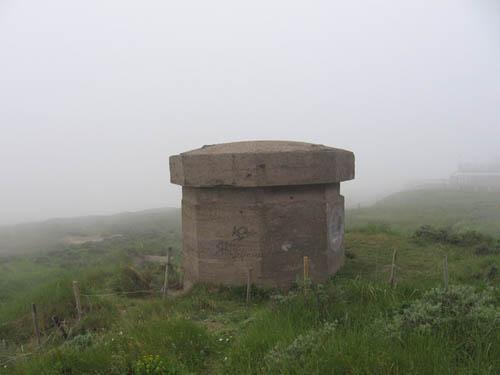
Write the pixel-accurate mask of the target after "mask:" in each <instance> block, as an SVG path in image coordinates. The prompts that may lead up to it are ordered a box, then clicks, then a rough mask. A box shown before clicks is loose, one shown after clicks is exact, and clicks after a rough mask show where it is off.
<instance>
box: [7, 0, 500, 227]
mask: <svg viewBox="0 0 500 375" xmlns="http://www.w3.org/2000/svg"><path fill="white" fill-rule="evenodd" d="M499 99H500V7H499V6H498V4H497V1H496V0H468V1H466V0H438V1H436V0H432V1H431V0H421V1H401V0H385V1H370V0H352V1H303V0H302V1H292V0H286V1H272V0H266V1H260V0H252V1H234V0H225V1H218V0H213V1H176V2H173V1H164V0H163V1H153V0H151V1H127V0H108V1H106V0H104V1H103V0H99V1H96V0H86V1H79V2H74V1H65V0H44V1H34V0H25V1H23V0H0V224H6V223H13V222H19V221H26V220H40V219H45V218H49V217H54V216H76V215H87V214H106V213H114V212H119V211H124V210H139V209H145V208H153V207H160V206H179V205H180V190H181V189H180V187H178V186H175V185H171V184H170V182H169V171H168V157H169V155H172V154H176V153H179V152H182V151H186V150H189V149H193V148H197V147H200V146H202V145H203V144H212V143H219V142H230V141H238V140H252V139H284V140H296V141H306V142H314V143H322V144H325V145H328V146H333V147H340V148H345V149H349V150H352V151H354V152H355V153H356V158H357V163H356V168H357V177H356V180H355V181H353V182H349V183H346V184H344V185H343V192H344V193H345V195H346V198H347V199H348V201H350V202H351V203H353V202H357V201H365V200H367V199H371V198H373V197H374V196H377V195H378V194H381V193H383V192H387V191H389V190H391V189H398V188H400V187H401V186H403V185H404V184H405V183H406V182H407V181H408V180H411V179H419V178H433V177H446V176H447V175H448V174H450V173H451V172H453V170H454V168H456V166H457V163H458V162H459V161H460V160H463V161H466V160H489V159H490V158H493V157H500V147H499V143H500V142H499V141H500V104H499V101H500V100H499Z"/></svg>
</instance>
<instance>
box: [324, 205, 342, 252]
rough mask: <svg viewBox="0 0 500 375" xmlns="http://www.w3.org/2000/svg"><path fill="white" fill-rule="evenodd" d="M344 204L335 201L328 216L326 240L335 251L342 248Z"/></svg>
mask: <svg viewBox="0 0 500 375" xmlns="http://www.w3.org/2000/svg"><path fill="white" fill-rule="evenodd" d="M344 229H345V224H344V206H343V205H342V204H340V203H335V204H334V205H333V207H332V210H331V212H330V217H329V218H328V241H329V244H330V249H331V250H332V251H333V252H334V253H336V252H338V251H340V249H341V248H342V244H343V243H344Z"/></svg>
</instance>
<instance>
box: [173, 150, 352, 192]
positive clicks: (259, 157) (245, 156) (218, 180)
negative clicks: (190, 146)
mask: <svg viewBox="0 0 500 375" xmlns="http://www.w3.org/2000/svg"><path fill="white" fill-rule="evenodd" d="M353 178H354V154H353V153H352V152H350V151H345V150H341V149H337V148H332V147H326V146H323V145H315V144H310V143H302V142H287V141H256V142H235V143H223V144H220V145H210V146H203V147H202V148H200V149H197V150H193V151H189V152H184V153H182V154H180V155H175V156H171V157H170V181H171V182H172V183H174V184H178V185H182V186H194V187H211V186H232V187H256V186H284V185H309V184H326V183H334V182H340V181H346V180H352V179H353Z"/></svg>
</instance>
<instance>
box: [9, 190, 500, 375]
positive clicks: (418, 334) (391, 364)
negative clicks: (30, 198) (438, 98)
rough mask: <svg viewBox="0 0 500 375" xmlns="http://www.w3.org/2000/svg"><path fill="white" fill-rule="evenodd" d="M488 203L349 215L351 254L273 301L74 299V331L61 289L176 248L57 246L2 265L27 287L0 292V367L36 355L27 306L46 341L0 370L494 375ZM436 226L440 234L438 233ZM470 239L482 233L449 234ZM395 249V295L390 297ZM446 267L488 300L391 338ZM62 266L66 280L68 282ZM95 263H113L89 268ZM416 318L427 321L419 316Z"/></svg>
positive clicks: (481, 198) (448, 202)
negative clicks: (332, 272) (53, 254)
mask: <svg viewBox="0 0 500 375" xmlns="http://www.w3.org/2000/svg"><path fill="white" fill-rule="evenodd" d="M497 200H498V196H497V195H494V194H486V193H484V194H483V193H478V194H477V195H474V194H472V193H462V192H435V193H432V192H409V193H402V194H399V195H397V196H396V197H391V198H389V199H387V200H386V201H384V202H382V203H380V205H376V206H374V207H372V208H366V209H362V210H356V211H348V212H347V220H348V225H349V226H348V231H347V233H346V240H345V247H346V251H347V252H348V254H349V257H348V258H346V262H345V265H344V267H343V268H342V269H341V271H340V272H339V273H338V274H337V275H336V276H335V277H334V278H332V279H331V280H329V281H327V282H325V283H324V284H323V285H320V286H317V285H309V284H308V283H306V284H305V285H302V286H299V287H298V288H297V289H295V290H292V291H291V292H290V293H281V294H279V296H278V297H276V296H274V297H273V294H274V293H276V291H270V290H260V289H256V288H254V289H253V300H252V303H251V305H250V306H249V307H248V308H247V307H246V306H245V288H244V287H237V288H228V287H219V286H213V285H212V286H211V285H197V286H195V288H194V289H193V290H192V291H191V292H190V293H188V294H187V295H183V296H175V297H169V298H168V299H167V301H163V300H162V299H161V298H160V297H159V296H158V295H155V294H153V295H145V296H141V297H139V298H137V297H131V296H113V295H112V296H92V297H83V299H82V303H83V308H84V312H85V317H84V320H83V321H82V322H81V323H80V324H79V325H78V324H77V322H76V313H75V310H74V303H73V296H72V289H71V288H72V287H71V281H72V280H73V279H75V278H76V279H78V280H79V281H80V288H81V291H82V294H99V293H102V292H104V293H108V292H109V293H112V292H114V291H116V290H120V288H123V289H126V290H128V289H130V288H134V287H135V286H134V284H133V282H134V279H127V278H126V277H124V275H127V272H125V274H124V273H123V267H125V266H126V264H127V262H130V261H132V260H133V259H134V256H135V255H137V254H139V255H140V254H141V252H144V253H150V251H153V253H154V252H155V251H156V252H157V253H160V251H161V250H162V249H163V248H164V246H165V244H168V241H170V243H172V244H174V246H178V242H176V241H178V240H179V239H178V237H176V236H175V235H172V236H166V233H168V232H165V231H161V232H155V231H152V232H151V233H150V234H149V235H147V234H145V233H146V232H144V233H142V234H134V235H128V237H127V238H121V239H113V240H110V241H108V242H106V243H104V244H102V243H101V244H99V245H97V244H95V246H101V247H99V249H101V250H102V251H101V252H102V254H101V253H99V252H96V251H91V250H92V246H94V245H92V246H89V244H83V245H79V246H73V247H69V248H66V250H67V251H69V253H70V255H69V256H68V255H63V256H62V257H61V259H59V260H54V259H52V258H50V262H48V263H42V264H40V263H35V262H33V259H36V257H38V256H39V254H33V255H32V256H31V255H30V256H23V257H21V258H16V257H14V258H9V260H8V261H7V262H5V263H4V264H7V266H8V267H9V269H10V272H15V270H18V271H19V274H18V275H16V277H17V281H16V282H18V283H22V282H23V281H24V282H26V283H28V284H29V283H35V285H33V286H32V287H31V288H27V290H26V291H25V292H20V293H15V294H13V295H12V294H9V295H7V294H5V291H4V295H6V296H7V297H5V299H4V304H3V305H2V306H1V308H0V339H2V338H5V339H6V340H7V342H8V344H9V345H8V347H7V348H6V349H2V347H0V363H2V361H4V360H6V359H8V358H10V357H12V356H16V355H20V354H21V351H20V345H21V344H22V345H23V348H24V350H25V352H27V353H31V352H34V351H35V343H34V339H33V335H32V331H31V330H32V328H31V315H30V311H29V304H30V303H31V302H36V303H37V305H38V306H39V312H40V322H41V327H42V330H43V332H44V337H43V340H44V341H45V340H47V338H50V340H49V341H48V342H47V343H46V344H45V345H44V347H43V351H42V352H35V354H33V355H31V356H28V357H26V358H25V359H23V360H19V361H15V362H12V363H9V364H8V365H7V367H5V368H4V367H0V374H16V375H18V374H28V375H29V374H54V375H55V374H120V375H126V374H130V375H137V374H139V373H140V372H139V368H138V361H149V359H148V358H150V356H153V358H155V356H159V358H160V359H161V360H162V361H163V363H164V364H165V365H164V368H165V371H163V372H157V374H231V375H232V374H252V375H253V374H454V375H455V374H498V373H500V359H499V358H498V355H497V353H498V352H499V351H500V328H499V327H500V325H499V323H500V319H496V318H492V319H491V324H490V323H489V322H490V320H488V321H487V322H486V325H485V324H484V321H481V318H480V317H481V314H486V315H485V316H496V315H495V314H500V290H499V289H498V288H497V284H498V281H499V280H500V275H498V269H500V257H499V256H498V255H497V252H496V249H497V248H496V246H497V245H498V241H497V238H496V237H497V233H496V232H495V230H494V228H495V226H496V223H500V210H497V212H496V214H495V213H494V212H493V211H494V210H495V207H496V206H495V205H496V204H497V203H495V202H497ZM460 202H461V203H460ZM480 202H487V204H483V203H481V204H480ZM471 207H476V210H472V211H471ZM412 210H413V213H414V215H413V216H412V214H411V212H412ZM424 224H427V225H434V226H435V228H437V229H436V230H435V231H434V232H432V231H431V234H432V236H430V237H429V236H427V237H425V236H423V237H422V236H420V237H418V236H415V235H414V231H415V229H417V228H418V227H419V226H421V225H424ZM155 227H156V226H155ZM441 227H447V228H448V229H446V230H445V232H440V231H439V228H441ZM470 230H479V231H481V232H484V233H486V234H487V235H485V236H483V235H474V236H471V235H468V236H462V237H460V236H458V237H456V236H455V237H454V236H451V234H454V233H465V231H470ZM443 233H444V234H443ZM488 234H489V235H492V236H493V237H491V236H490V237H488ZM457 238H459V239H461V240H460V241H457V240H456V239H457ZM470 238H473V239H479V240H480V241H481V242H485V243H486V244H487V246H488V247H487V248H486V247H485V248H480V251H479V250H478V246H479V245H485V243H482V244H475V243H473V242H471V241H470ZM148 241H149V242H148ZM145 243H147V245H146V246H144V244H145ZM141 244H142V245H141ZM141 246H142V247H141ZM485 246H486V245H485ZM144 247H146V250H145V249H144ZM394 249H397V250H398V258H397V267H396V285H395V287H394V288H390V286H389V283H388V280H389V275H390V269H391V260H392V253H393V250H394ZM55 250H56V251H60V249H55ZM94 250H95V249H94ZM48 251H54V249H52V250H51V249H48ZM45 254H46V253H45ZM82 254H85V256H81V255H82ZM444 256H447V259H448V265H449V279H450V285H451V286H456V285H469V286H472V287H473V290H476V291H485V292H486V293H488V295H489V296H490V298H491V300H489V301H487V302H485V304H486V305H485V306H486V307H481V309H479V310H477V312H476V310H474V313H473V314H472V315H470V316H468V317H466V316H465V315H462V313H460V314H458V315H456V316H454V315H446V314H451V313H449V312H443V313H442V314H441V313H440V311H448V310H444V309H442V308H441V309H437V310H436V309H435V308H434V307H433V306H427V305H426V306H427V308H428V311H431V312H432V314H436V316H431V317H432V319H435V320H432V322H433V323H432V324H430V325H429V327H430V328H429V329H428V330H426V331H422V330H419V329H417V328H412V326H411V325H410V326H408V327H409V328H407V329H406V330H405V331H404V332H402V331H401V332H400V333H399V334H394V329H393V328H391V327H394V326H395V325H394V322H396V321H398V319H400V318H401V317H402V316H406V315H403V314H407V312H408V311H411V309H412V308H416V307H418V306H421V305H419V304H422V303H423V302H422V301H425V298H426V297H425V296H426V292H427V291H429V290H431V289H432V288H436V287H438V288H442V287H443V285H444V282H443V257H444ZM177 257H178V254H177ZM81 259H86V261H85V262H84V263H83V264H82V263H80V260H81ZM124 259H125V261H124ZM177 260H179V258H177ZM67 262H69V265H70V270H69V272H70V274H69V275H67V274H64V272H67V271H68V270H66V269H65V266H64V265H65V264H67ZM102 263H105V264H109V265H107V266H105V267H102V266H101V267H96V265H98V264H102ZM134 267H135V269H136V272H138V273H140V275H141V279H142V278H144V279H148V280H150V282H151V285H152V286H153V287H154V288H157V287H158V285H160V284H161V277H162V269H161V267H160V268H155V267H152V268H150V267H148V266H146V265H143V266H138V265H135V266H134ZM495 270H496V271H495ZM63 271H64V272H63ZM30 272H33V276H32V278H30V276H28V274H29V273H30ZM23 275H24V276H23ZM50 275H52V276H53V277H55V278H56V279H57V280H52V279H51V276H50ZM66 276H68V277H66ZM23 277H24V278H23ZM14 279H15V278H14ZM0 280H1V279H0ZM5 280H11V279H10V278H9V277H7V278H5ZM36 280H38V281H39V282H36ZM131 282H132V284H130V283H131ZM0 285H2V284H0ZM19 285H21V284H19ZM450 289H453V288H450ZM1 292H2V289H1V288H0V293H1ZM442 293H445V294H446V293H447V292H442ZM0 295H1V294H0ZM466 297H467V296H466ZM467 298H468V297H467ZM454 303H455V302H453V303H451V305H450V306H451V307H453V306H454ZM467 306H468V305H466V308H468V307H467ZM450 311H453V309H451V310H450ZM54 314H56V315H58V316H60V317H61V318H63V319H64V320H65V323H66V325H67V326H68V327H73V329H72V330H71V335H70V339H69V340H68V342H67V343H64V342H63V340H62V339H61V338H60V337H59V335H58V334H57V332H56V331H55V329H54V327H53V326H52V325H51V323H50V322H51V320H50V317H51V315H54ZM432 314H431V315H432ZM440 314H441V315H440ZM443 314H444V315H443ZM477 314H479V315H477ZM488 314H489V315H488ZM427 318H428V317H427ZM419 319H421V320H420V321H421V322H425V319H426V316H425V315H422V317H421V318H419ZM440 319H442V320H440ZM450 319H451V320H450ZM417 321H418V319H417ZM442 321H444V322H448V323H440V322H442ZM450 321H451V323H449V322H450ZM422 324H424V323H422ZM426 324H427V323H426ZM397 332H399V331H397Z"/></svg>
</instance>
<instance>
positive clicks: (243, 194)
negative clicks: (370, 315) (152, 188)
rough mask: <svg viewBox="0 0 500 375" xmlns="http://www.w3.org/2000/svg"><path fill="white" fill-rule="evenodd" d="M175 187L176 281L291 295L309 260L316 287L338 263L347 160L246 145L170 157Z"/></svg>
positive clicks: (298, 147)
mask: <svg viewBox="0 0 500 375" xmlns="http://www.w3.org/2000/svg"><path fill="white" fill-rule="evenodd" d="M170 178H171V182H172V183H174V184H178V185H182V241H183V262H184V283H185V285H186V286H189V285H191V284H193V283H195V282H197V281H204V282H212V283H217V284H226V285H241V284H244V283H245V282H246V277H247V270H248V268H251V269H252V282H253V283H255V284H256V285H259V286H267V287H284V288H286V287H289V286H290V285H291V284H292V283H293V282H295V281H296V280H297V278H298V277H299V276H300V275H301V274H302V271H303V257H304V256H308V257H309V276H310V278H311V279H312V280H313V281H315V282H320V281H323V280H325V279H327V278H328V277H330V276H331V275H333V274H334V273H335V272H336V271H337V270H338V269H339V268H340V267H341V266H342V265H343V263H344V197H343V196H342V195H340V182H341V181H346V180H351V179H353V178H354V154H353V153H352V152H350V151H346V150H341V149H336V148H331V147H326V146H323V145H317V144H310V143H302V142H288V141H253V142H235V143H223V144H217V145H209V146H203V147H202V148H200V149H196V150H193V151H188V152H184V153H181V154H180V155H174V156H171V157H170Z"/></svg>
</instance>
